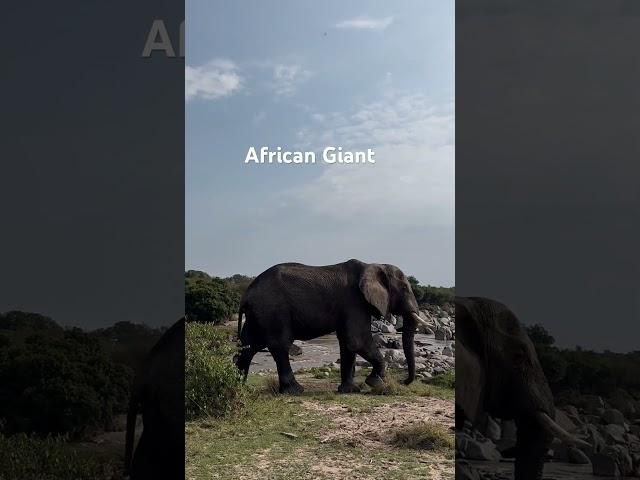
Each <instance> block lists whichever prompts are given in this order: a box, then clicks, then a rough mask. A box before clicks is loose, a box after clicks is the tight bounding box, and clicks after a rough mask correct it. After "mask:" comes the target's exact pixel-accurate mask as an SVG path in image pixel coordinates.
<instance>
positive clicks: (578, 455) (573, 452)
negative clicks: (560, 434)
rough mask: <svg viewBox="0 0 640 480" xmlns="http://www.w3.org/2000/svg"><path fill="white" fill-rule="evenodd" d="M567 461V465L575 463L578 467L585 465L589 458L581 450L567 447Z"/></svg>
mask: <svg viewBox="0 0 640 480" xmlns="http://www.w3.org/2000/svg"><path fill="white" fill-rule="evenodd" d="M567 460H568V461H569V463H575V464H578V465H586V464H587V463H589V462H590V460H589V457H588V456H587V455H586V454H585V453H584V452H583V451H582V450H580V449H578V448H576V447H569V448H568V449H567Z"/></svg>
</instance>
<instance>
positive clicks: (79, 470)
mask: <svg viewBox="0 0 640 480" xmlns="http://www.w3.org/2000/svg"><path fill="white" fill-rule="evenodd" d="M18 478H19V479H21V480H111V479H115V478H116V471H115V468H114V466H113V465H111V464H110V463H105V462H100V461H99V460H97V458H95V457H90V456H88V455H79V454H78V453H77V452H76V451H74V450H72V449H71V447H70V446H69V445H68V444H66V442H65V440H64V438H51V437H49V438H35V437H29V436H27V435H24V434H19V435H14V436H11V437H5V436H2V435H0V480H14V479H18Z"/></svg>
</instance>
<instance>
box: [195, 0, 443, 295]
mask: <svg viewBox="0 0 640 480" xmlns="http://www.w3.org/2000/svg"><path fill="white" fill-rule="evenodd" d="M249 10H250V11H251V12H252V13H251V15H247V11H249ZM186 18H187V24H186V67H185V69H186V70H185V118H186V126H185V142H186V207H185V208H186V216H185V222H186V224H185V249H186V250H185V263H186V268H187V269H197V270H203V271H206V272H208V273H210V274H213V275H217V276H228V275H231V274H234V273H241V274H246V275H257V274H259V273H260V272H262V271H263V270H265V269H266V268H268V267H269V266H271V265H274V264H276V263H281V262H289V261H296V262H302V263H306V264H311V265H326V264H333V263H338V262H342V261H345V260H348V259H349V258H358V259H361V260H363V261H366V262H380V263H392V264H395V265H397V266H399V267H400V268H402V269H403V270H404V271H405V273H406V274H408V275H414V276H415V277H417V278H418V280H420V282H421V283H423V284H432V285H445V286H452V285H454V284H455V280H454V271H455V263H454V251H455V219H454V172H455V163H454V162H455V160H454V6H453V2H443V1H440V0H430V1H406V2H401V4H399V5H396V4H391V3H390V2H382V1H380V2H366V3H357V4H356V3H355V2H354V3H349V4H345V3H344V2H337V1H329V2H322V3H320V2H313V3H312V2H293V1H286V2H285V1H283V2H277V3H273V2H270V3H269V4H266V2H259V1H254V2H242V3H239V2H210V1H207V0H195V1H194V0H188V1H187V3H186ZM252 146H253V147H255V148H256V149H259V148H260V147H261V146H266V147H269V148H271V149H275V148H276V147H277V146H280V147H282V148H283V150H292V151H293V150H306V151H315V152H317V155H318V158H321V151H322V149H323V148H324V147H327V146H342V147H343V148H344V149H345V150H366V149H367V148H372V149H374V150H375V152H376V154H375V159H376V163H375V164H369V165H326V164H324V163H322V162H319V163H316V164H314V165H310V164H308V165H275V164H272V165H267V164H265V165H255V164H245V163H244V160H245V157H246V154H247V151H248V150H249V148H250V147H252Z"/></svg>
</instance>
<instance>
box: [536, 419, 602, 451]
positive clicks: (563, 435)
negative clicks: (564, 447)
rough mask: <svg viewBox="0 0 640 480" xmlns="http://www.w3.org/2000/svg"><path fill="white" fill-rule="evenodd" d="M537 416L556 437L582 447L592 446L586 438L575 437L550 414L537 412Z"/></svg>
mask: <svg viewBox="0 0 640 480" xmlns="http://www.w3.org/2000/svg"><path fill="white" fill-rule="evenodd" d="M536 418H537V419H538V421H539V422H540V424H541V425H542V426H543V427H544V429H545V430H546V431H548V432H549V433H550V434H552V435H553V436H554V437H558V438H559V439H560V440H562V441H563V442H565V443H569V444H571V445H576V446H578V447H582V448H591V445H589V444H588V443H587V442H585V441H584V440H580V439H579V438H576V437H574V436H573V435H571V434H570V433H569V432H567V431H566V430H565V429H564V428H562V427H561V426H560V425H558V424H557V423H556V422H555V421H554V420H553V419H552V418H551V417H550V416H549V415H547V414H546V413H544V412H537V413H536Z"/></svg>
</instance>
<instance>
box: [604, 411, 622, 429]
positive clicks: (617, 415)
mask: <svg viewBox="0 0 640 480" xmlns="http://www.w3.org/2000/svg"><path fill="white" fill-rule="evenodd" d="M601 418H602V421H603V422H604V423H610V424H613V425H621V426H624V424H625V418H624V415H623V414H622V412H621V411H620V410H617V409H615V408H608V409H606V410H605V411H604V412H602V415H601Z"/></svg>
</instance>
